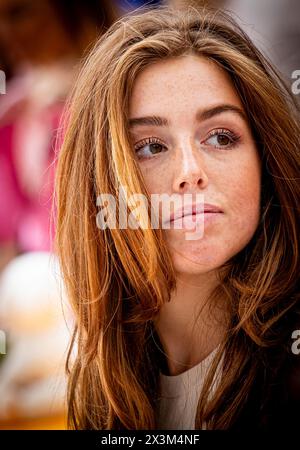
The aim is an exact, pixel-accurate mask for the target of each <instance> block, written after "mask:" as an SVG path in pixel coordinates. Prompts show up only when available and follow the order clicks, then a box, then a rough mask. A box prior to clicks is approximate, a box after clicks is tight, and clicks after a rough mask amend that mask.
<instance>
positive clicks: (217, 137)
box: [129, 55, 261, 275]
mask: <svg viewBox="0 0 300 450" xmlns="http://www.w3.org/2000/svg"><path fill="white" fill-rule="evenodd" d="M129 117H130V133H131V139H132V146H133V148H134V149H135V152H136V158H137V161H138V164H139V167H140V170H141V172H142V175H143V177H144V180H145V183H146V186H147V188H148V190H149V193H150V194H167V195H168V196H172V195H175V196H177V198H178V195H179V196H180V198H182V199H183V198H184V196H185V198H189V199H192V201H191V202H192V203H194V202H195V201H196V199H197V198H198V199H199V198H200V199H201V202H202V203H201V205H202V207H203V209H202V213H200V214H199V215H196V216H192V217H193V219H194V220H196V219H197V220H203V221H202V222H199V223H202V224H203V225H204V229H202V230H203V233H200V235H201V237H200V238H198V239H187V237H186V236H187V232H191V231H192V230H191V228H188V229H187V228H185V227H183V228H181V229H176V226H175V223H176V220H175V222H172V221H171V222H170V229H164V233H165V238H166V241H167V244H168V247H169V249H170V252H171V255H172V260H173V263H174V268H175V271H176V272H178V273H185V274H189V275H191V274H200V273H205V272H208V271H210V270H214V269H217V268H219V267H221V266H222V264H223V263H225V262H226V261H228V260H229V259H230V258H231V257H232V256H234V255H235V254H237V253H238V252H239V251H240V250H241V249H243V248H244V247H245V245H246V244H247V243H248V242H249V241H250V239H251V237H252V236H253V233H254V232H255V229H256V228H257V225H258V221H259V213H260V175H261V166H260V159H259V156H258V152H257V148H256V145H255V142H254V140H253V137H252V135H251V131H250V127H249V124H248V121H247V118H246V115H245V112H244V109H243V106H242V103H241V101H240V99H239V96H238V94H237V92H236V91H235V88H234V87H233V84H232V82H231V80H230V78H229V76H228V74H227V73H226V72H225V71H224V70H222V69H221V68H220V67H219V66H218V65H217V64H216V63H214V62H212V61H211V60H209V59H207V58H205V57H200V56H192V55H188V56H182V57H176V58H172V59H169V60H164V61H161V62H158V63H155V64H152V65H150V66H149V67H147V68H146V69H144V71H142V72H141V73H140V74H139V76H138V78H137V79H136V82H135V85H134V88H133V92H132V97H131V103H130V111H129ZM143 118H144V119H143ZM145 118H147V119H145ZM151 118H152V119H151ZM153 118H155V119H153ZM133 119H134V120H133ZM136 119H139V120H136ZM186 194H190V196H186ZM196 194H201V195H198V197H196ZM184 202H185V203H182V204H185V205H186V204H190V203H191V202H190V201H187V202H186V200H184ZM206 203H207V204H210V205H215V206H216V207H217V208H218V211H220V212H211V213H208V212H204V214H203V210H204V211H206V210H208V209H209V207H208V206H207V205H205V204H206ZM200 209H201V208H200ZM171 211H172V209H171ZM187 217H188V216H187ZM182 220H183V219H182ZM190 222H191V216H189V219H187V222H184V220H183V224H184V223H186V224H187V225H186V227H187V226H190V225H189V223H190ZM163 223H164V222H163ZM172 225H173V226H172ZM163 228H165V227H163Z"/></svg>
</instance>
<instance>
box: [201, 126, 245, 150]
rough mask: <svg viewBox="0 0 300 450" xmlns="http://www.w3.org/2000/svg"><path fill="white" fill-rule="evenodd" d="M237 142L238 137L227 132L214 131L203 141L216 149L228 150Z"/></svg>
mask: <svg viewBox="0 0 300 450" xmlns="http://www.w3.org/2000/svg"><path fill="white" fill-rule="evenodd" d="M238 140H239V136H236V135H235V134H234V133H232V132H231V131H229V130H215V131H213V132H212V133H211V134H210V136H209V137H208V139H206V140H205V143H206V144H207V143H208V144H209V145H212V146H213V147H216V148H229V147H233V146H234V145H235V144H236V143H237V141H238Z"/></svg>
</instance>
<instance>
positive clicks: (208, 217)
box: [169, 211, 223, 229]
mask: <svg viewBox="0 0 300 450" xmlns="http://www.w3.org/2000/svg"><path fill="white" fill-rule="evenodd" d="M222 214H223V212H220V211H218V212H217V211H215V212H214V211H204V212H200V213H195V214H186V215H184V216H181V217H178V218H177V219H174V220H170V222H169V223H170V224H173V226H172V228H175V229H181V228H182V229H184V228H188V229H193V228H195V227H196V225H197V226H198V227H199V225H200V226H201V223H202V221H203V224H204V225H208V224H209V223H212V222H215V221H217V220H218V219H220V217H221V215H222Z"/></svg>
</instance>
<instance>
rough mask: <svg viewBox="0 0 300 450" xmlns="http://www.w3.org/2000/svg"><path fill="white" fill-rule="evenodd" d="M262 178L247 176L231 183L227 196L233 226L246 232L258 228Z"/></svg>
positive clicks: (229, 215)
mask: <svg viewBox="0 0 300 450" xmlns="http://www.w3.org/2000/svg"><path fill="white" fill-rule="evenodd" d="M260 196H261V192H260V178H259V176H257V175H255V176H253V177H251V176H249V177H248V178H247V175H246V174H245V176H244V178H241V179H239V180H237V181H236V182H235V183H231V185H230V188H229V190H228V191H227V195H226V203H227V209H228V217H229V218H230V222H231V223H232V225H235V226H240V227H243V228H244V230H247V229H249V230H250V229H253V228H255V227H256V226H257V224H258V221H259V214H260Z"/></svg>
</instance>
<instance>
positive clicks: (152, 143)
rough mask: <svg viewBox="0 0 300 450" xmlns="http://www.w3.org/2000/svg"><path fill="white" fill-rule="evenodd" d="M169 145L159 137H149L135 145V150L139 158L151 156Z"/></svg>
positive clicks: (164, 149)
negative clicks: (160, 140) (158, 138)
mask: <svg viewBox="0 0 300 450" xmlns="http://www.w3.org/2000/svg"><path fill="white" fill-rule="evenodd" d="M166 150H167V147H166V146H165V145H164V144H162V143H161V142H159V141H158V140H157V139H152V138H147V139H144V140H143V141H141V142H138V143H137V144H136V145H135V152H136V154H137V155H138V158H144V159H147V158H151V157H152V156H153V155H156V154H158V153H161V152H164V151H166Z"/></svg>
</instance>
